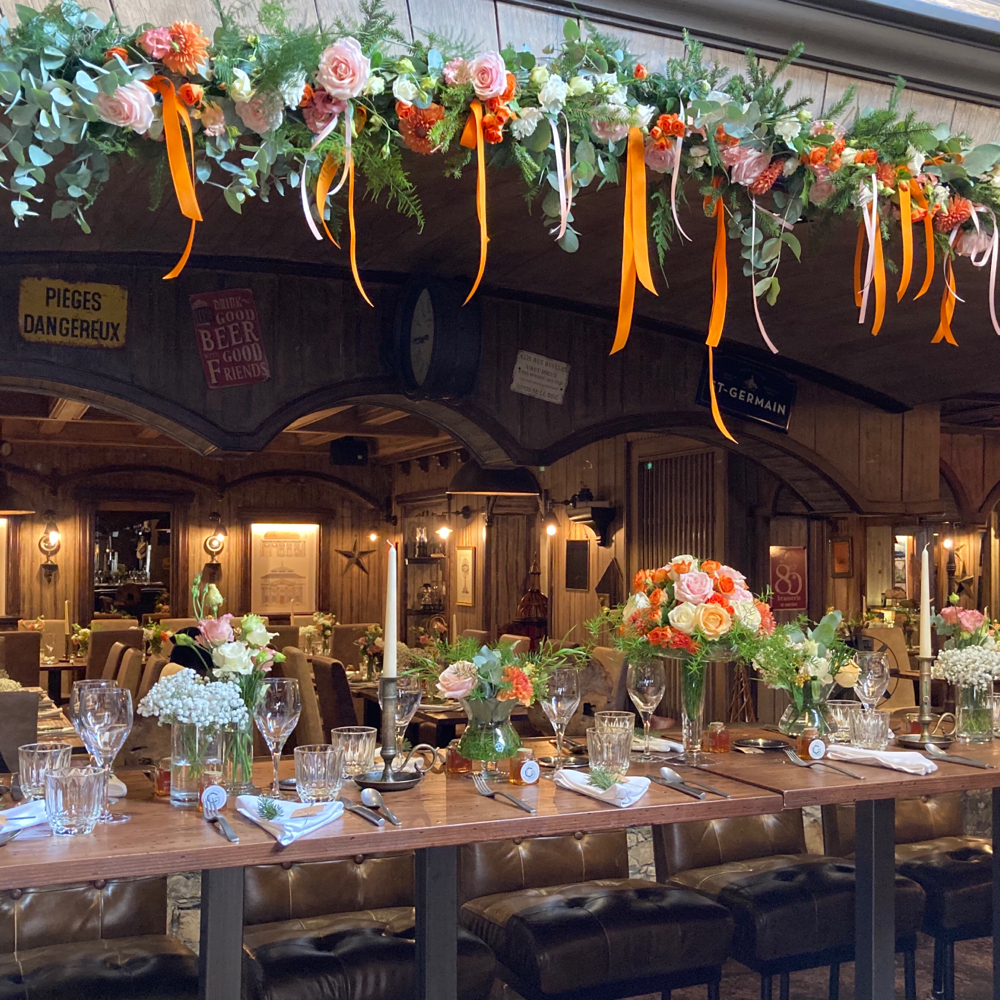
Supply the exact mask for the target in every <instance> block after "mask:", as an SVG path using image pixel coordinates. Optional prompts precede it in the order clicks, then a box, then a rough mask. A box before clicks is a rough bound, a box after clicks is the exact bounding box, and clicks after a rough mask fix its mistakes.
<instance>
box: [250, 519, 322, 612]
mask: <svg viewBox="0 0 1000 1000" xmlns="http://www.w3.org/2000/svg"><path fill="white" fill-rule="evenodd" d="M318 573H319V525H318V524H266V523H261V522H254V523H253V524H251V525H250V610H251V611H253V612H255V613H257V614H262V615H277V614H289V613H291V612H293V611H294V612H295V613H297V614H304V613H309V612H312V611H316V610H317V599H316V598H317V595H316V584H317V577H318Z"/></svg>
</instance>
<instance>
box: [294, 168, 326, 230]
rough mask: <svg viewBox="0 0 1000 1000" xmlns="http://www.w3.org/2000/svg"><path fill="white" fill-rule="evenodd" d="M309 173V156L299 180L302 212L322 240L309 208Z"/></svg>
mask: <svg viewBox="0 0 1000 1000" xmlns="http://www.w3.org/2000/svg"><path fill="white" fill-rule="evenodd" d="M308 173H309V157H308V156H307V157H306V158H305V159H304V160H303V161H302V177H301V179H300V180H299V193H300V194H301V195H302V214H303V215H304V216H305V217H306V224H307V225H308V226H309V230H310V232H311V233H312V234H313V236H315V237H316V239H318V240H322V239H323V237H322V235H321V234H320V231H319V229H318V228H317V226H316V223H315V222H314V221H313V216H312V212H311V211H310V210H309V186H308V185H307V184H306V174H308Z"/></svg>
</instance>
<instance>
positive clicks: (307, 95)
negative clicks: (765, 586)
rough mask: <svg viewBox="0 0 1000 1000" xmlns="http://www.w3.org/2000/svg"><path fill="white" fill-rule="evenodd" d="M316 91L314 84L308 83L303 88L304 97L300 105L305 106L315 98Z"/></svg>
mask: <svg viewBox="0 0 1000 1000" xmlns="http://www.w3.org/2000/svg"><path fill="white" fill-rule="evenodd" d="M315 93H316V92H315V91H314V90H313V88H312V84H311V83H307V84H306V85H305V86H304V87H303V88H302V99H301V100H300V101H299V107H300V108H304V107H305V106H306V105H307V104H308V103H309V102H310V101H311V100H312V99H313V94H315Z"/></svg>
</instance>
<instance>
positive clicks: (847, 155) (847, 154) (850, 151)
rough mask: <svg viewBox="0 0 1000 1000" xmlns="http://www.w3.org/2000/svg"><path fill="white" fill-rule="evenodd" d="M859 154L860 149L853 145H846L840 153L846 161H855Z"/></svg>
mask: <svg viewBox="0 0 1000 1000" xmlns="http://www.w3.org/2000/svg"><path fill="white" fill-rule="evenodd" d="M857 155H858V151H857V150H856V149H855V148H854V147H853V146H845V147H844V149H843V151H842V152H841V154H840V158H841V160H843V161H844V163H854V157H855V156H857Z"/></svg>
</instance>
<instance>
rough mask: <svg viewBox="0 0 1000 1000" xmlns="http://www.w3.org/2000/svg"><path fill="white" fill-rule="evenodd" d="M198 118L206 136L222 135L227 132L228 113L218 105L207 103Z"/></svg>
mask: <svg viewBox="0 0 1000 1000" xmlns="http://www.w3.org/2000/svg"><path fill="white" fill-rule="evenodd" d="M198 117H199V118H200V119H201V127H202V130H203V131H204V133H205V135H222V133H223V132H225V131H226V113H225V112H224V111H223V110H222V108H220V107H219V105H218V104H213V103H212V102H211V101H207V102H206V103H205V106H204V107H203V108H202V110H201V113H200V114H199V115H198Z"/></svg>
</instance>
